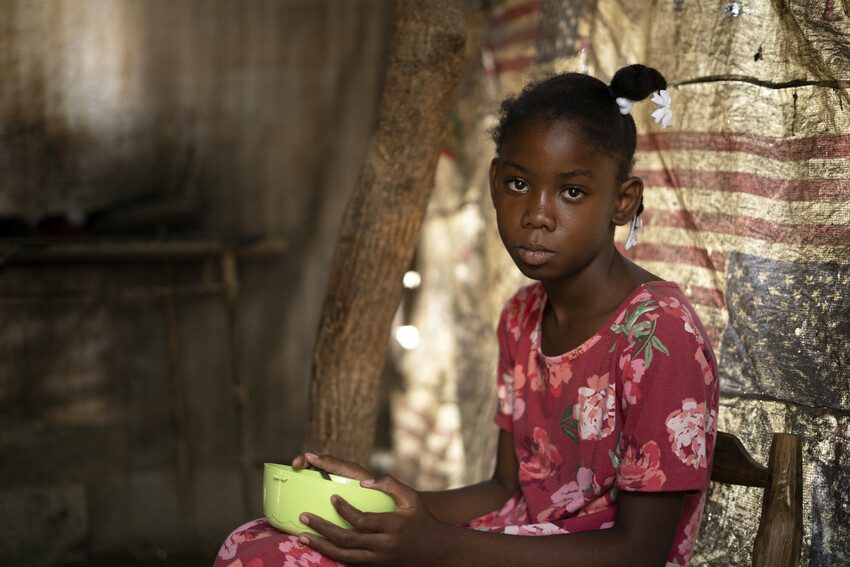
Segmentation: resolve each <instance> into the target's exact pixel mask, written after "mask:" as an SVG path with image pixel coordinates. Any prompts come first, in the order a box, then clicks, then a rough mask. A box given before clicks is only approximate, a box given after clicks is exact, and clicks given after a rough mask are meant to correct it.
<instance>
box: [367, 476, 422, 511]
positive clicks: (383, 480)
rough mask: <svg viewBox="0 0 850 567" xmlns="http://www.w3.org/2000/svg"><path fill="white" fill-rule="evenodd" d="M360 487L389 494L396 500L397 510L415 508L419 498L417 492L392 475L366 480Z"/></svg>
mask: <svg viewBox="0 0 850 567" xmlns="http://www.w3.org/2000/svg"><path fill="white" fill-rule="evenodd" d="M360 486H363V487H365V488H373V489H375V490H380V491H381V492H384V493H386V494H389V495H390V496H392V499H393V500H395V504H396V508H397V509H403V508H407V507H410V506H413V505H414V503H415V502H416V500H417V497H418V495H417V494H416V491H415V490H413V489H412V488H410V487H409V486H407V485H406V484H404V483H402V482H401V481H399V480H398V479H396V478H395V477H393V476H391V475H383V476H381V477H378V478H376V479H368V480H364V481H363V482H361V483H360Z"/></svg>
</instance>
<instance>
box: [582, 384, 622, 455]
mask: <svg viewBox="0 0 850 567" xmlns="http://www.w3.org/2000/svg"><path fill="white" fill-rule="evenodd" d="M615 403H616V399H615V397H614V385H613V384H611V383H610V382H609V377H608V373H607V372H606V373H605V374H603V375H602V376H591V377H590V378H588V379H587V386H584V387H582V388H579V389H578V402H577V403H576V405H575V410H574V411H573V413H574V414H575V415H577V416H578V420H579V432H580V434H581V438H582V439H590V440H592V441H593V440H597V439H603V438H605V437H607V436H609V435H611V432H613V431H614V405H615Z"/></svg>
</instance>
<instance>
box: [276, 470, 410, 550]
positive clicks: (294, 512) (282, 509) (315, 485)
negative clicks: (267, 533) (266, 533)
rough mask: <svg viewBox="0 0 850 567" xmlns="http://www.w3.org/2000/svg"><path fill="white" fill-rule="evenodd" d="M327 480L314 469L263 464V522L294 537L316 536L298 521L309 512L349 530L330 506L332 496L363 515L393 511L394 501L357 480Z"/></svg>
mask: <svg viewBox="0 0 850 567" xmlns="http://www.w3.org/2000/svg"><path fill="white" fill-rule="evenodd" d="M330 477H331V479H330V480H325V479H324V478H322V474H321V473H320V472H319V471H316V470H310V469H299V470H295V469H293V468H292V467H290V466H288V465H278V464H275V463H265V464H264V466H263V514H264V515H265V516H266V519H267V520H268V521H269V523H270V524H271V525H273V526H274V527H276V528H277V529H279V530H282V531H284V532H287V533H290V534H293V535H298V534H301V533H304V532H311V533H314V534H315V533H316V532H315V531H314V530H312V529H310V528H309V527H307V526H305V525H304V524H302V523H301V522H300V521H299V520H298V516H300V515H301V513H302V512H310V513H311V514H315V515H317V516H319V517H321V518H324V519H325V520H327V521H329V522H331V523H334V524H336V525H338V526H340V527H342V528H346V529H351V524H349V523H348V522H346V521H345V520H344V519H343V518H342V516H340V515H339V514H338V513H337V511H336V509H335V508H334V507H333V504H331V496H333V495H334V494H338V495H339V496H342V497H343V498H345V500H346V501H347V502H348V503H349V504H351V505H352V506H354V507H355V508H357V509H358V510H361V511H363V512H393V511H395V501H393V499H392V498H391V497H390V496H389V495H387V494H384V493H383V492H380V491H378V490H373V489H371V488H363V487H362V486H360V481H359V480H355V479H353V478H347V477H344V476H337V475H334V474H332V475H330ZM317 535H318V534H317Z"/></svg>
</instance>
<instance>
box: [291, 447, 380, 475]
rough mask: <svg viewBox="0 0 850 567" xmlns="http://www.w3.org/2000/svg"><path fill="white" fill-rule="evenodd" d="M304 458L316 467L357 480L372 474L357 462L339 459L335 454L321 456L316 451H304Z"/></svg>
mask: <svg viewBox="0 0 850 567" xmlns="http://www.w3.org/2000/svg"><path fill="white" fill-rule="evenodd" d="M304 458H305V460H306V461H307V463H308V464H310V465H313V466H314V467H316V468H319V469H323V470H326V471H328V472H329V473H331V474H336V475H339V476H347V477H348V478H354V479H357V480H365V479H367V478H370V477H371V476H372V475H370V474H369V471H367V470H366V469H364V468H363V467H361V466H360V465H358V464H357V463H352V462H351V461H345V460H343V459H338V458H336V457H334V456H333V455H321V456H319V455H316V454H314V453H304Z"/></svg>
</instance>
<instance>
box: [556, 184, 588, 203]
mask: <svg viewBox="0 0 850 567" xmlns="http://www.w3.org/2000/svg"><path fill="white" fill-rule="evenodd" d="M561 195H562V196H563V197H564V198H565V199H567V200H568V201H578V200H579V199H581V198H582V197H584V191H582V190H581V189H579V188H578V187H567V188H566V189H564V190H563V191H561Z"/></svg>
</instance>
